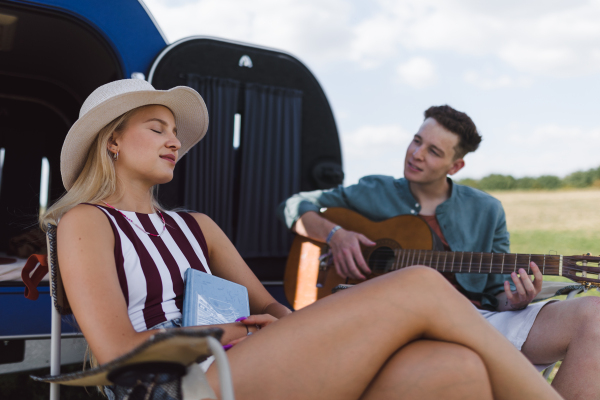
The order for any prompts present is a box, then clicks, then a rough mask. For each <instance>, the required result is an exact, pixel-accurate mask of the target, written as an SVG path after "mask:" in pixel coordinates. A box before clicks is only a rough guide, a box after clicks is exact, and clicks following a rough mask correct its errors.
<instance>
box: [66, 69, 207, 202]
mask: <svg viewBox="0 0 600 400" xmlns="http://www.w3.org/2000/svg"><path fill="white" fill-rule="evenodd" d="M150 104H159V105H163V106H165V107H167V108H169V109H170V110H171V111H172V112H173V114H174V115H175V125H176V126H177V138H178V139H179V141H180V142H181V148H180V149H179V158H178V161H179V160H180V159H181V157H183V156H184V155H185V153H187V152H188V150H189V149H191V148H192V147H193V146H194V145H195V144H196V143H198V142H199V141H200V139H202V138H203V137H204V135H206V130H207V129H208V111H207V110H206V104H204V100H202V97H200V95H199V94H198V92H196V91H195V90H194V89H192V88H190V87H187V86H177V87H174V88H172V89H169V90H156V89H154V87H153V86H152V85H151V84H150V83H148V82H146V81H144V80H142V79H122V80H119V81H114V82H110V83H107V84H105V85H102V86H100V87H99V88H98V89H96V90H94V91H93V92H92V94H90V95H89V96H88V98H87V99H86V100H85V102H84V103H83V105H82V106H81V111H79V119H78V120H77V121H75V123H74V124H73V126H72V127H71V129H70V130H69V133H67V137H66V138H65V141H64V143H63V146H62V151H61V152H60V173H61V175H62V181H63V185H64V186H65V189H67V190H69V189H71V187H72V186H73V183H75V181H76V180H77V178H78V177H79V174H80V173H81V170H82V169H83V166H84V165H85V161H86V157H87V154H88V151H89V148H90V146H91V145H92V142H93V141H94V139H96V135H97V134H98V132H99V131H100V129H102V128H103V127H105V126H106V125H107V124H108V123H109V122H111V121H112V120H114V119H115V118H117V117H119V116H121V115H122V114H125V113H126V112H127V111H131V110H133V109H134V108H138V107H141V106H146V105H150Z"/></svg>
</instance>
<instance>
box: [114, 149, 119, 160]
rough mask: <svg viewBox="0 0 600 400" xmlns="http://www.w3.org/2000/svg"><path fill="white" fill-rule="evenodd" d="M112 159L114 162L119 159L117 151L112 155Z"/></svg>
mask: <svg viewBox="0 0 600 400" xmlns="http://www.w3.org/2000/svg"><path fill="white" fill-rule="evenodd" d="M113 158H114V159H115V161H117V160H118V159H119V150H117V152H116V153H113Z"/></svg>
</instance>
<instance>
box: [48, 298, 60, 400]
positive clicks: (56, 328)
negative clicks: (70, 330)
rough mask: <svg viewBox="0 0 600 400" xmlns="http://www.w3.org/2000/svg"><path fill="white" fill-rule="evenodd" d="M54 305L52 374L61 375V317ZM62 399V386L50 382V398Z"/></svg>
mask: <svg viewBox="0 0 600 400" xmlns="http://www.w3.org/2000/svg"><path fill="white" fill-rule="evenodd" d="M51 303H52V304H51V307H52V322H51V328H50V332H51V333H50V375H60V337H61V317H60V313H59V312H58V310H57V309H56V308H55V307H54V303H53V302H51ZM59 399H60V386H59V384H58V383H51V384H50V400H59Z"/></svg>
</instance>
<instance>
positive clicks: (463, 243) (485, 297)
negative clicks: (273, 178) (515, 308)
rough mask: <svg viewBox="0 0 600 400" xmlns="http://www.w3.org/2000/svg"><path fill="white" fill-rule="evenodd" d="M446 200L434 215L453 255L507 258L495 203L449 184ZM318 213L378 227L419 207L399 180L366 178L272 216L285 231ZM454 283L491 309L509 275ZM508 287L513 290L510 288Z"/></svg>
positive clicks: (293, 200) (289, 203) (304, 197)
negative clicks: (343, 212)
mask: <svg viewBox="0 0 600 400" xmlns="http://www.w3.org/2000/svg"><path fill="white" fill-rule="evenodd" d="M448 181H449V183H450V186H451V189H450V190H451V193H450V197H449V198H448V199H447V200H446V201H445V202H443V203H442V204H440V205H439V206H438V207H437V209H436V210H435V215H436V217H437V220H438V222H439V224H440V228H441V230H442V233H443V234H444V237H445V238H446V241H447V242H448V244H449V245H450V248H451V249H452V250H453V251H473V252H484V253H508V252H510V242H509V234H508V231H507V230H506V217H505V215H504V209H503V208H502V204H501V203H500V201H498V200H497V199H495V198H494V197H492V196H490V195H488V194H486V193H484V192H482V191H479V190H477V189H473V188H470V187H468V186H463V185H459V184H456V183H453V182H452V180H451V179H450V178H448ZM323 207H344V208H348V209H350V210H353V211H356V212H358V213H359V214H361V215H363V216H365V217H367V218H369V219H371V220H373V221H383V220H386V219H388V218H392V217H395V216H397V215H405V214H413V215H417V214H419V212H420V211H421V205H420V204H419V203H418V202H417V200H416V199H415V198H414V196H413V195H412V193H411V191H410V188H409V184H408V181H407V180H406V179H404V178H400V179H394V178H393V177H391V176H384V175H371V176H366V177H364V178H362V179H361V180H360V181H359V182H358V183H357V184H356V185H352V186H348V187H342V186H340V187H338V188H335V189H330V190H315V191H313V192H302V193H298V194H296V195H294V196H292V197H290V198H289V199H288V200H286V201H284V202H283V203H281V204H280V205H279V208H278V210H277V216H278V217H279V219H280V220H281V221H283V222H284V223H285V224H286V225H287V227H288V228H291V227H292V226H293V225H294V223H296V221H297V220H298V218H300V216H302V214H304V213H306V212H308V211H316V212H319V210H320V209H321V208H323ZM456 280H457V281H458V283H459V284H460V285H461V286H462V287H463V288H464V289H465V290H466V291H467V292H470V293H471V294H473V295H475V297H476V298H477V297H479V296H481V304H482V306H487V307H490V306H491V307H492V308H494V309H495V308H496V307H497V306H498V300H497V299H496V297H495V296H496V295H497V294H498V293H500V292H502V291H503V290H504V286H503V285H504V281H505V280H508V281H509V282H511V279H510V275H500V274H456ZM511 287H513V289H514V286H513V285H512V282H511Z"/></svg>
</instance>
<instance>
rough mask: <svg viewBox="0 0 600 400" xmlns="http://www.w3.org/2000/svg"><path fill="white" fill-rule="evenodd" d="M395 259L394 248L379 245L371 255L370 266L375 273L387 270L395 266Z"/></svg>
mask: <svg viewBox="0 0 600 400" xmlns="http://www.w3.org/2000/svg"><path fill="white" fill-rule="evenodd" d="M394 259H395V256H394V250H392V249H391V248H389V247H386V246H382V247H379V248H378V249H375V250H374V251H373V253H371V256H370V257H369V261H368V264H369V268H371V271H373V272H375V273H384V272H387V271H389V270H390V268H391V267H392V266H393V264H394Z"/></svg>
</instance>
